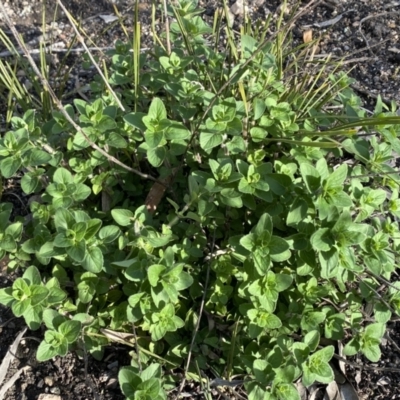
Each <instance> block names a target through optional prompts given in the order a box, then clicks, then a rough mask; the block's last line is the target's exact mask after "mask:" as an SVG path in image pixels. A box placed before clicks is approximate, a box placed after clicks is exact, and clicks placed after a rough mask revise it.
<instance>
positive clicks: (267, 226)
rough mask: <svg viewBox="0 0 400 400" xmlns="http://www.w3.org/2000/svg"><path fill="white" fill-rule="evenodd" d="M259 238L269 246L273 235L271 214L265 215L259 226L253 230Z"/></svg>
mask: <svg viewBox="0 0 400 400" xmlns="http://www.w3.org/2000/svg"><path fill="white" fill-rule="evenodd" d="M253 232H254V234H255V235H256V236H257V237H262V238H263V240H264V241H265V244H268V242H269V239H270V238H271V235H272V218H271V216H270V215H269V214H263V215H262V216H261V218H260V219H259V220H258V222H257V225H256V226H255V228H254V230H253Z"/></svg>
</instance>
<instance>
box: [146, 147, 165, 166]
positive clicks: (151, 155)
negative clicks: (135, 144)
mask: <svg viewBox="0 0 400 400" xmlns="http://www.w3.org/2000/svg"><path fill="white" fill-rule="evenodd" d="M166 156H167V150H166V148H165V147H157V148H155V149H149V150H147V159H148V160H149V163H150V164H151V165H152V166H153V167H156V168H157V167H160V166H161V165H162V163H163V162H164V159H165V157H166Z"/></svg>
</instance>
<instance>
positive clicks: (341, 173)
mask: <svg viewBox="0 0 400 400" xmlns="http://www.w3.org/2000/svg"><path fill="white" fill-rule="evenodd" d="M347 170H348V167H347V164H342V165H340V167H338V168H336V170H335V171H333V172H332V173H331V174H330V175H329V177H328V179H327V180H326V182H325V184H324V188H325V190H329V189H332V188H333V189H336V188H341V187H343V183H344V181H345V180H346V178H347Z"/></svg>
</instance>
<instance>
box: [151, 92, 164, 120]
mask: <svg viewBox="0 0 400 400" xmlns="http://www.w3.org/2000/svg"><path fill="white" fill-rule="evenodd" d="M148 116H149V117H150V118H152V119H154V120H156V121H161V120H162V119H165V118H167V110H166V108H165V105H164V103H163V102H162V100H161V99H160V98H158V97H155V98H154V99H153V101H152V102H151V104H150V108H149V113H148Z"/></svg>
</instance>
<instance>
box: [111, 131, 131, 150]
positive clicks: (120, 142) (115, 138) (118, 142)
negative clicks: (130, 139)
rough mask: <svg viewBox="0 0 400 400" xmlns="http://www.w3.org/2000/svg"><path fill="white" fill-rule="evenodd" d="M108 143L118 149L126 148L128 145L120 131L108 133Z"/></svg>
mask: <svg viewBox="0 0 400 400" xmlns="http://www.w3.org/2000/svg"><path fill="white" fill-rule="evenodd" d="M106 143H107V144H108V145H109V146H111V147H115V148H117V149H125V148H127V147H128V143H127V142H126V140H125V139H124V138H123V137H122V136H121V135H120V134H119V133H116V132H110V133H109V134H108V135H107V140H106Z"/></svg>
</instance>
